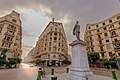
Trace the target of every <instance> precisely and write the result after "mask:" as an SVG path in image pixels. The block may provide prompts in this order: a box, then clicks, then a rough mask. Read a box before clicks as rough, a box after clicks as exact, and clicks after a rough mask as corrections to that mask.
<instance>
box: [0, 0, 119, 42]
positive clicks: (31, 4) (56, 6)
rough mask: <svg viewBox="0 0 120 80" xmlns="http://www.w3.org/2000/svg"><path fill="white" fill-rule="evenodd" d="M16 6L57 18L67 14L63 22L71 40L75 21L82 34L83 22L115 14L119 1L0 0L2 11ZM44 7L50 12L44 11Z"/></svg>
mask: <svg viewBox="0 0 120 80" xmlns="http://www.w3.org/2000/svg"><path fill="white" fill-rule="evenodd" d="M17 7H21V8H22V7H23V8H31V9H33V10H35V11H41V12H43V13H44V14H46V15H47V16H48V17H50V18H53V17H54V18H55V19H57V20H60V19H63V18H64V17H66V16H67V17H68V18H67V19H68V20H69V23H67V24H65V31H66V34H67V37H68V39H69V40H72V39H73V38H74V37H70V36H69V34H70V31H71V29H72V28H73V26H74V24H75V21H77V20H78V21H80V25H81V26H82V30H81V33H82V34H81V35H83V30H84V29H85V24H87V23H94V22H97V21H100V20H103V19H105V18H107V17H109V16H112V15H113V14H116V13H117V12H119V8H120V3H118V0H0V9H1V8H2V10H3V11H2V12H4V10H5V11H8V10H12V9H14V8H17ZM45 8H47V9H49V10H50V11H51V12H50V13H49V12H48V11H45ZM25 34H26V33H25Z"/></svg>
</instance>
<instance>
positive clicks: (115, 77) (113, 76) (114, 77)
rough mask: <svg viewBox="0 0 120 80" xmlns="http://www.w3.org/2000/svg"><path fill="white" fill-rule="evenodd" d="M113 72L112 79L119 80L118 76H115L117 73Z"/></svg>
mask: <svg viewBox="0 0 120 80" xmlns="http://www.w3.org/2000/svg"><path fill="white" fill-rule="evenodd" d="M111 72H112V78H113V79H114V80H117V76H116V74H115V71H114V70H111Z"/></svg>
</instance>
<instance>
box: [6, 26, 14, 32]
mask: <svg viewBox="0 0 120 80" xmlns="http://www.w3.org/2000/svg"><path fill="white" fill-rule="evenodd" d="M7 29H10V30H12V31H14V32H15V31H16V28H12V27H11V26H8V27H7Z"/></svg>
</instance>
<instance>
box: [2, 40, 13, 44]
mask: <svg viewBox="0 0 120 80" xmlns="http://www.w3.org/2000/svg"><path fill="white" fill-rule="evenodd" d="M2 41H3V42H8V43H12V42H13V41H10V40H5V39H3V40H2Z"/></svg>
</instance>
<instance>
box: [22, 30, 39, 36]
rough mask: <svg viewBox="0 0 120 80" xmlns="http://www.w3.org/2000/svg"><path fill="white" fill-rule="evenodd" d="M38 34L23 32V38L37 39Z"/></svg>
mask: <svg viewBox="0 0 120 80" xmlns="http://www.w3.org/2000/svg"><path fill="white" fill-rule="evenodd" d="M36 34H37V33H36V32H31V31H25V30H23V37H35V36H37V35H36Z"/></svg>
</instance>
